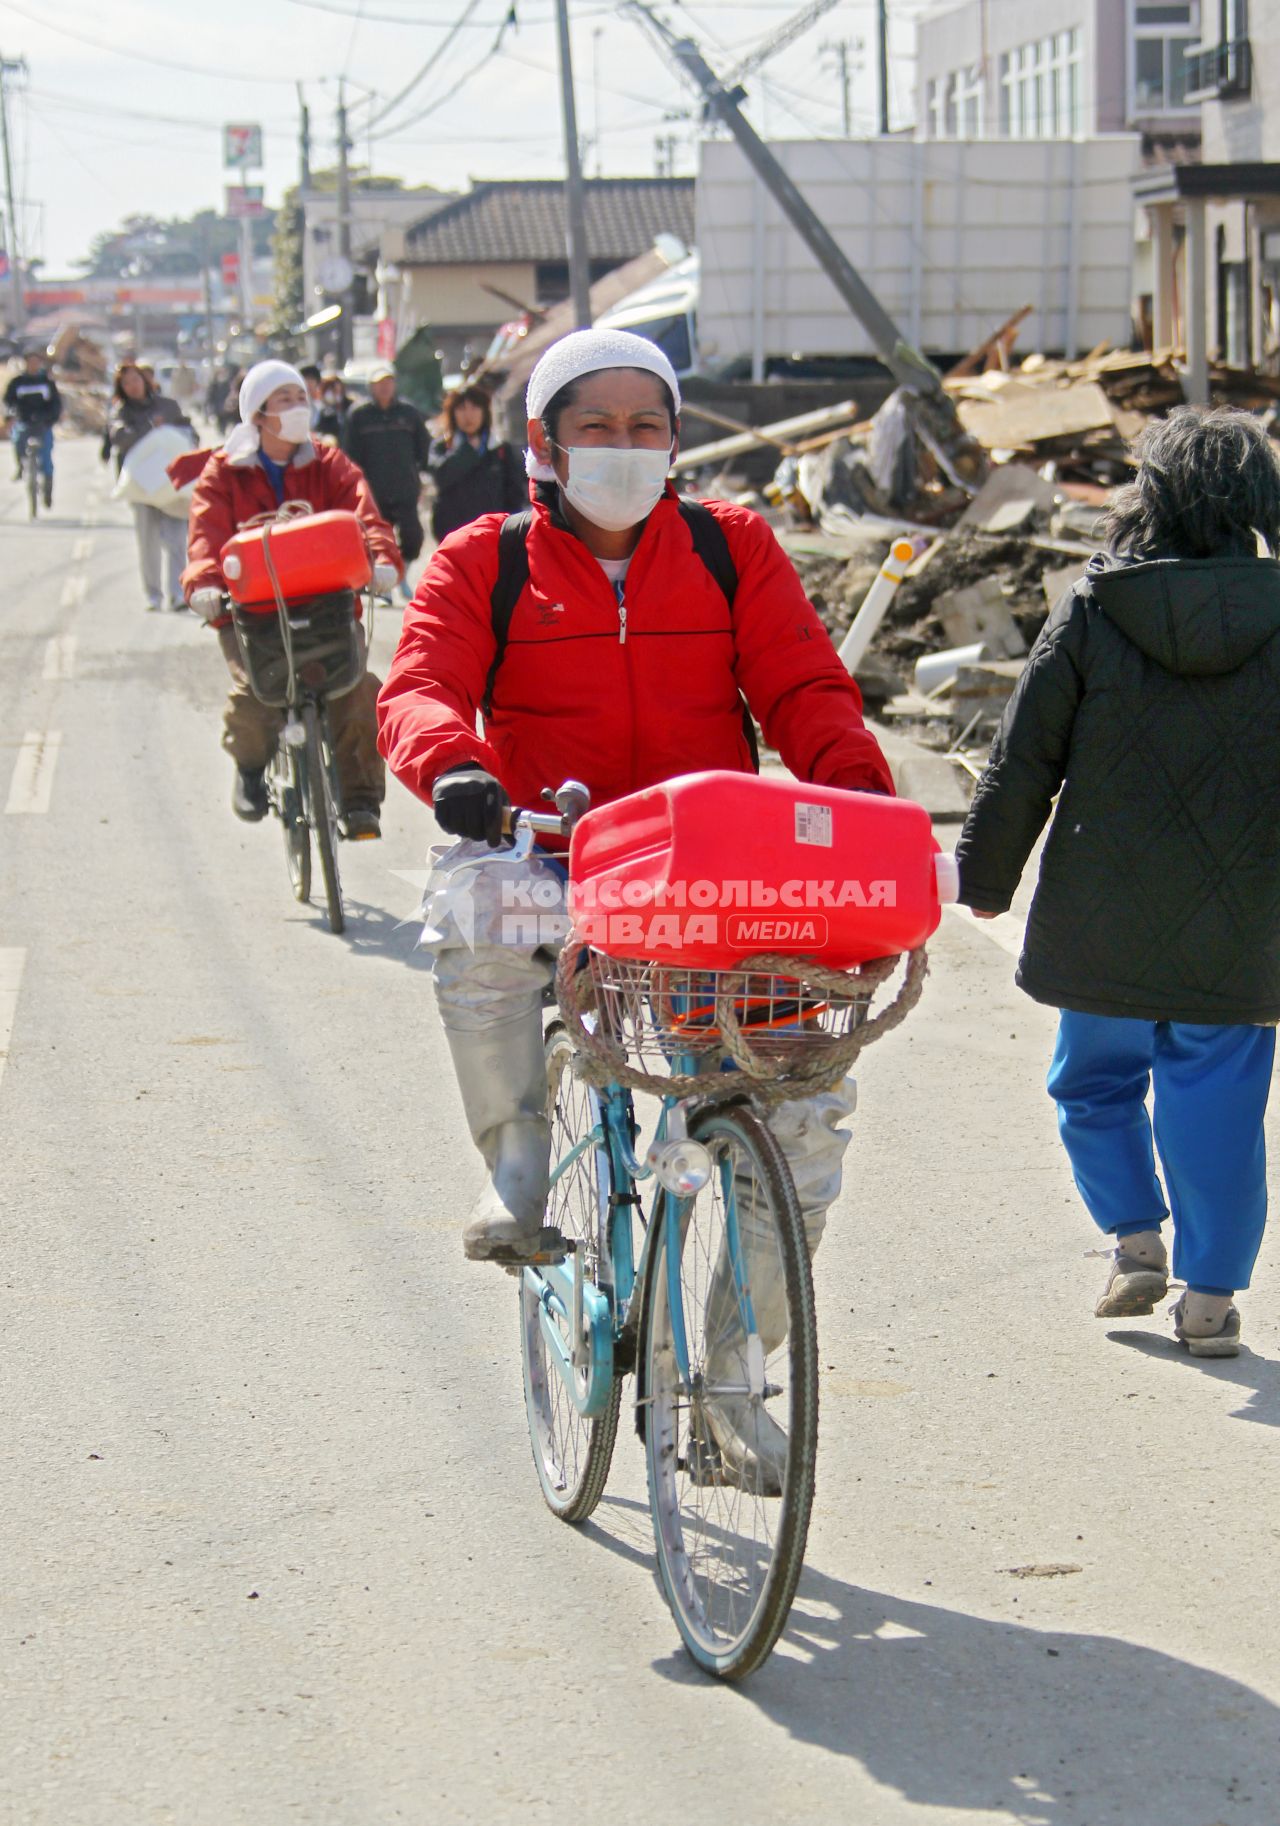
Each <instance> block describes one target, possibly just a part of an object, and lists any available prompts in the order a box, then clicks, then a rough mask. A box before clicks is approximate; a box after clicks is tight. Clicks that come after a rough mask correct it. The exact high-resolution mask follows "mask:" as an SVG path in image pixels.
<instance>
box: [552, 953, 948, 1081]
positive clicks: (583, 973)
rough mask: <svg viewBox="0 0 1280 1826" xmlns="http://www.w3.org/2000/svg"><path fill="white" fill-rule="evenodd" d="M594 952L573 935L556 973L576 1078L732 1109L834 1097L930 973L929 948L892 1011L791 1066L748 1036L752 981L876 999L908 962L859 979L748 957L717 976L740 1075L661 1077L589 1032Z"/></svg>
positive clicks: (724, 1028) (724, 1042) (727, 1048)
mask: <svg viewBox="0 0 1280 1826" xmlns="http://www.w3.org/2000/svg"><path fill="white" fill-rule="evenodd" d="M587 949H589V947H588V946H587V945H586V942H585V941H584V940H583V938H582V937H581V936H580V934H578V933H576V932H571V933H570V934H569V936H568V938H567V939H566V940H565V942H564V946H563V948H562V950H561V952H560V960H559V963H558V964H557V966H556V999H557V1001H558V1002H559V1004H560V1012H561V1014H562V1015H563V1016H564V1020H565V1025H566V1026H567V1028H568V1030H569V1036H570V1038H571V1039H572V1041H573V1044H574V1048H575V1051H576V1052H577V1054H578V1060H577V1071H578V1073H579V1075H580V1076H581V1077H583V1078H585V1079H586V1080H587V1082H588V1083H591V1084H594V1085H596V1086H597V1088H603V1087H604V1086H605V1085H608V1084H621V1085H623V1086H624V1087H625V1088H626V1089H628V1090H639V1091H651V1092H652V1093H653V1094H654V1095H656V1096H667V1097H692V1096H696V1097H699V1098H701V1099H703V1100H704V1101H706V1102H710V1103H722V1102H728V1101H729V1100H730V1099H731V1098H734V1097H740V1096H741V1095H742V1093H743V1090H744V1088H746V1089H747V1090H748V1094H749V1095H750V1096H751V1098H752V1099H753V1100H754V1101H756V1102H758V1103H761V1104H763V1105H765V1106H766V1107H768V1108H772V1107H774V1106H775V1105H777V1104H779V1103H788V1102H790V1101H791V1100H792V1099H793V1098H796V1097H806V1096H814V1095H816V1094H817V1093H819V1092H820V1091H829V1090H834V1088H835V1087H836V1085H837V1084H839V1083H840V1081H841V1079H842V1078H844V1076H845V1075H846V1073H847V1072H848V1070H849V1067H850V1066H851V1065H852V1064H853V1062H854V1060H855V1059H856V1058H857V1057H858V1055H859V1053H861V1051H862V1050H863V1048H864V1047H866V1046H870V1044H871V1042H872V1041H873V1040H879V1039H882V1038H883V1037H884V1035H885V1034H887V1033H891V1032H892V1031H893V1029H894V1028H895V1027H900V1026H901V1025H902V1023H903V1021H905V1020H906V1018H907V1016H908V1015H909V1014H910V1013H911V1010H912V1009H913V1008H914V1007H915V1006H916V1003H917V1002H918V1001H919V1000H920V996H921V994H922V992H923V990H924V979H925V977H926V976H927V975H928V971H929V961H928V954H927V952H926V950H925V948H924V946H923V945H922V946H920V948H919V949H918V950H916V951H910V952H908V953H907V954H906V959H907V967H906V973H905V975H904V977H903V980H902V983H901V984H900V986H899V988H898V992H897V994H896V995H895V996H894V998H893V1000H892V1001H891V1002H890V1003H889V1004H888V1006H887V1007H885V1008H883V1009H881V1011H880V1013H879V1014H877V1015H873V1016H871V1017H870V1018H869V1019H868V1020H866V1021H863V1022H861V1023H860V1024H858V1025H857V1026H855V1027H853V1028H851V1029H850V1031H849V1032H848V1033H845V1034H827V1035H824V1036H823V1037H822V1039H821V1040H820V1041H816V1042H814V1043H812V1044H810V1045H809V1046H807V1047H804V1048H797V1049H796V1051H795V1053H794V1054H793V1055H792V1056H791V1057H789V1058H787V1059H786V1060H785V1061H784V1060H780V1059H778V1058H776V1057H773V1058H771V1057H769V1056H768V1055H767V1054H765V1053H762V1052H758V1051H757V1050H756V1049H755V1048H754V1047H753V1046H752V1045H751V1042H750V1041H749V1040H748V1039H747V1037H746V1035H745V1034H744V1032H743V1025H742V1022H741V1021H740V1020H739V1019H738V1015H737V1011H736V1009H735V1008H734V1001H735V999H736V998H738V997H740V996H742V995H743V993H744V991H745V987H746V979H747V978H748V977H749V976H751V975H768V976H781V977H785V978H786V979H787V980H788V981H792V982H803V983H804V984H805V985H806V986H809V987H812V988H815V989H822V990H826V991H827V992H828V993H829V994H831V995H834V996H839V997H841V998H842V999H844V1000H848V999H849V998H850V997H852V996H861V995H867V996H868V997H869V996H870V995H871V994H873V993H874V991H875V990H877V989H879V988H880V987H881V986H882V985H883V984H884V983H886V982H888V980H889V978H890V977H891V976H892V975H893V973H894V971H895V970H896V969H897V967H898V965H899V964H900V963H901V962H902V956H901V954H899V955H897V956H895V957H885V958H878V959H876V960H875V961H874V962H873V963H869V964H864V965H862V966H861V967H860V968H859V969H858V971H857V972H856V974H855V973H853V972H850V971H848V970H831V969H828V968H827V967H826V966H825V965H823V964H815V963H810V962H807V961H806V960H805V959H803V958H798V957H778V956H775V955H773V954H764V955H761V956H759V957H748V958H744V959H743V960H742V963H741V964H740V965H739V966H738V967H737V969H736V970H731V971H717V972H715V973H714V974H715V976H716V978H717V982H716V996H715V1013H716V1020H717V1023H718V1024H719V1028H720V1040H721V1056H722V1057H724V1058H727V1059H730V1060H732V1062H733V1064H735V1065H736V1066H737V1067H738V1071H737V1072H736V1073H734V1072H717V1071H713V1070H710V1069H708V1070H707V1071H706V1072H696V1073H694V1072H670V1073H659V1072H650V1071H645V1070H643V1069H642V1068H640V1067H637V1066H634V1065H632V1064H630V1063H629V1061H628V1059H627V1053H626V1048H625V1047H624V1046H622V1045H620V1044H619V1042H618V1041H617V1040H616V1039H614V1038H613V1037H612V1036H611V1035H610V1034H608V1033H606V1032H605V1031H603V1029H601V1028H597V1029H596V1030H594V1031H593V1030H592V1029H591V1028H589V1027H588V1026H587V1024H586V1021H585V1019H584V1017H585V1015H586V1014H587V1013H588V1012H589V1010H590V1008H591V1006H592V1004H593V1002H594V1000H595V983H594V980H593V978H592V976H591V973H590V971H589V970H584V969H581V968H580V963H581V960H582V955H583V952H584V951H585V950H587ZM708 1064H710V1061H709V1062H708ZM744 1078H745V1079H746V1081H747V1083H746V1086H745V1087H744V1084H743V1079H744Z"/></svg>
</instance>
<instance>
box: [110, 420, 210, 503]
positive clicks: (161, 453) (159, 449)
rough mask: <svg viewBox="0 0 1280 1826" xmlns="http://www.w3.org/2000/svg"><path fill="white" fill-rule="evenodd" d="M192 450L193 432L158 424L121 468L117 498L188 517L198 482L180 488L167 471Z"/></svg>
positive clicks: (134, 448)
mask: <svg viewBox="0 0 1280 1826" xmlns="http://www.w3.org/2000/svg"><path fill="white" fill-rule="evenodd" d="M191 448H192V442H191V433H190V432H189V431H188V430H186V429H185V428H184V427H183V426H181V425H157V426H155V428H154V429H153V430H151V431H148V432H147V434H146V436H145V437H141V438H139V439H138V441H137V443H136V444H135V445H134V446H133V448H132V449H131V450H129V451H128V452H127V453H126V455H125V458H124V460H123V462H122V463H121V465H120V475H119V477H118V479H117V481H116V486H115V495H116V498H117V499H118V500H121V501H128V502H130V503H133V502H139V503H141V504H142V505H143V506H146V507H158V508H159V509H160V510H161V512H162V513H166V514H173V515H174V516H175V517H176V518H178V519H184V518H185V517H186V513H187V508H188V505H189V503H190V499H191V495H192V492H193V491H194V489H195V482H194V481H192V482H189V483H188V484H187V486H186V487H185V488H184V489H177V488H175V487H174V485H173V483H172V482H171V481H170V480H169V477H168V475H167V474H166V471H167V469H168V467H169V464H170V463H172V461H173V459H174V458H175V457H179V456H182V455H184V454H185V453H186V452H187V451H188V450H190V449H191Z"/></svg>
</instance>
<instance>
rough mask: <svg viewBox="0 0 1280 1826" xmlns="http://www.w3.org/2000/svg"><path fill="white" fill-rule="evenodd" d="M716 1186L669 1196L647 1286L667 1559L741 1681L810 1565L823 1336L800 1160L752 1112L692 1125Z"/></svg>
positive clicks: (648, 1363) (709, 1651) (660, 1529)
mask: <svg viewBox="0 0 1280 1826" xmlns="http://www.w3.org/2000/svg"><path fill="white" fill-rule="evenodd" d="M690 1133H691V1136H692V1138H693V1139H695V1140H697V1141H700V1142H701V1143H702V1144H703V1146H704V1147H705V1148H706V1149H707V1150H708V1152H709V1153H710V1155H711V1161H712V1173H711V1178H710V1180H709V1182H708V1184H707V1185H706V1187H705V1188H704V1189H703V1190H702V1191H701V1192H699V1193H698V1194H696V1195H695V1196H694V1197H692V1198H688V1199H677V1198H674V1197H673V1196H672V1195H671V1194H670V1193H665V1194H664V1195H663V1210H662V1215H661V1222H662V1231H661V1235H660V1236H659V1237H657V1238H655V1246H654V1249H653V1251H652V1254H651V1256H650V1261H649V1271H648V1276H647V1284H646V1290H645V1315H644V1369H645V1390H644V1395H645V1411H646V1426H645V1450H646V1457H647V1462H648V1472H649V1505H650V1508H651V1510H652V1512H653V1527H654V1538H655V1540H656V1543H657V1550H658V1568H659V1572H660V1574H661V1577H662V1584H663V1589H664V1590H665V1592H666V1595H667V1601H668V1603H669V1604H670V1606H671V1610H672V1613H673V1615H674V1616H675V1620H676V1625H677V1628H678V1629H679V1631H680V1635H681V1637H682V1639H683V1641H684V1645H685V1647H686V1649H687V1650H688V1652H689V1654H690V1655H691V1656H692V1657H693V1659H694V1660H695V1661H696V1662H697V1663H698V1665H699V1667H701V1668H703V1669H705V1670H706V1672H708V1673H710V1674H715V1675H718V1676H719V1677H720V1678H721V1679H726V1680H736V1679H741V1678H742V1676H743V1675H746V1674H749V1673H751V1672H752V1670H753V1669H755V1668H757V1667H759V1666H760V1664H761V1662H762V1661H764V1659H765V1658H766V1656H767V1655H768V1654H769V1652H770V1650H771V1649H772V1648H773V1645H774V1643H775V1642H776V1641H777V1639H778V1636H779V1635H780V1633H781V1631H782V1629H783V1626H784V1625H785V1623H786V1620H787V1614H788V1612H789V1611H790V1608H791V1601H792V1599H793V1598H794V1596H795V1591H796V1585H797V1582H798V1581H799V1578H800V1572H801V1568H802V1566H803V1564H804V1547H805V1540H806V1538H807V1535H808V1531H809V1514H810V1510H811V1508H812V1505H813V1480H814V1458H815V1454H816V1451H817V1439H818V1344H817V1327H816V1322H815V1318H814V1304H813V1280H812V1276H811V1274H810V1271H809V1252H808V1248H807V1246H806V1242H805V1235H804V1223H803V1220H802V1218H801V1214H800V1208H799V1204H798V1202H797V1199H796V1193H795V1186H794V1184H793V1183H792V1179H791V1173H790V1170H789V1169H788V1167H787V1162H786V1157H785V1156H784V1154H783V1152H782V1150H781V1148H780V1147H779V1145H778V1143H777V1141H776V1140H775V1138H774V1136H773V1134H772V1132H771V1131H770V1130H769V1128H768V1127H767V1126H766V1124H765V1123H763V1122H762V1121H761V1120H760V1118H759V1117H758V1116H756V1115H754V1114H752V1113H751V1112H750V1111H749V1110H743V1109H734V1110H724V1111H720V1112H707V1113H706V1114H704V1115H703V1116H702V1117H700V1118H699V1119H698V1120H696V1121H695V1122H694V1123H693V1124H692V1126H691V1129H690Z"/></svg>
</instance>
